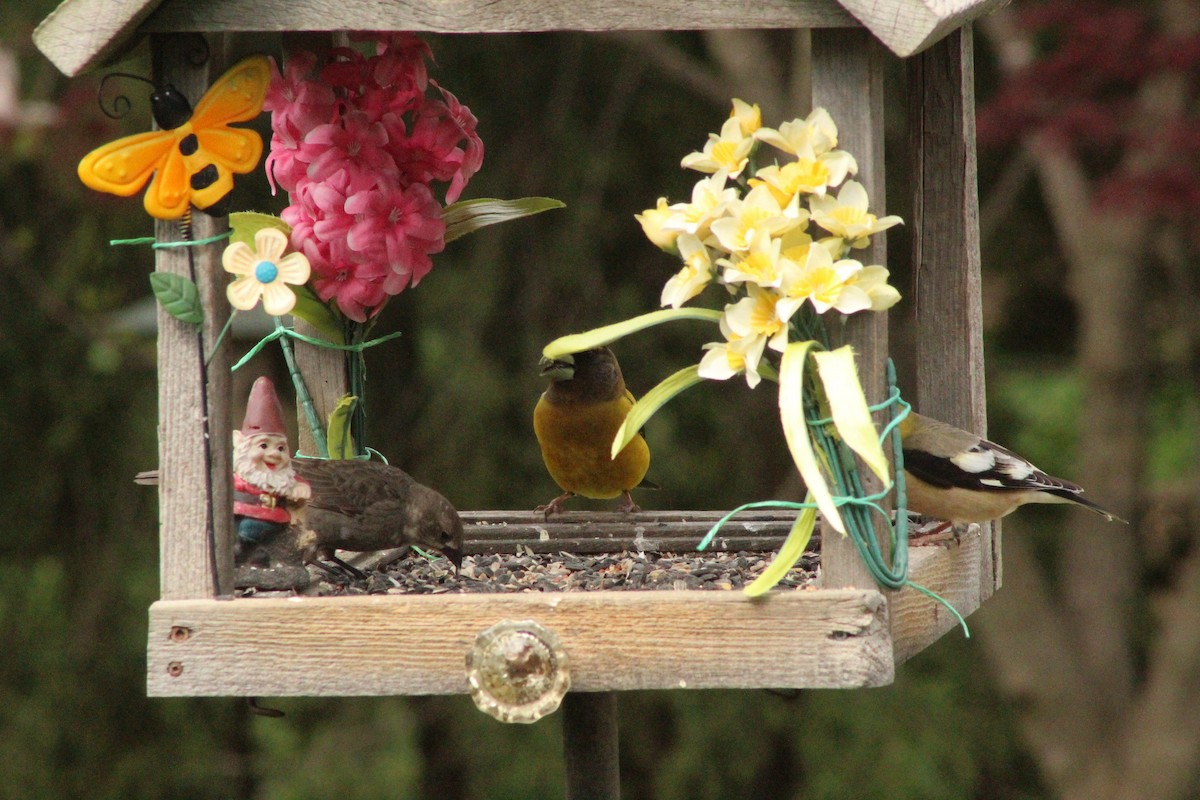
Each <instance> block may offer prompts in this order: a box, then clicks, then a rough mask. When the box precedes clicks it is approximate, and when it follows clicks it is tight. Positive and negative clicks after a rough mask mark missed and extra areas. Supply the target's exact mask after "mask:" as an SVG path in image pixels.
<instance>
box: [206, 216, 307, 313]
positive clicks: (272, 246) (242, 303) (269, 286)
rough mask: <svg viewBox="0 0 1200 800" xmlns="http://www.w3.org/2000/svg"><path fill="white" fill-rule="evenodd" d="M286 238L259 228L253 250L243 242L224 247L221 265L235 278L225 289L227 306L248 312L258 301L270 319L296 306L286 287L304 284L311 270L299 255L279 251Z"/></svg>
mask: <svg viewBox="0 0 1200 800" xmlns="http://www.w3.org/2000/svg"><path fill="white" fill-rule="evenodd" d="M287 246H288V237H287V236H286V235H285V234H284V233H283V231H281V230H279V229H277V228H270V227H267V228H263V229H261V230H260V231H258V232H257V233H256V234H254V249H251V248H250V245H248V244H246V243H245V242H234V243H233V244H231V245H229V246H228V247H226V248H225V252H224V253H222V255H221V264H222V265H223V266H224V267H225V271H226V272H229V273H231V274H233V275H236V276H237V277H235V278H234V279H233V282H232V283H230V284H229V286H227V287H226V289H225V292H226V295H227V296H228V297H229V304H230V305H231V306H233V307H234V308H236V309H238V310H239V311H249V310H250V309H252V308H254V306H256V305H257V304H258V301H259V298H262V304H263V310H264V311H266V312H267V313H268V314H270V315H271V316H273V317H278V316H281V315H283V314H287V313H288V312H289V311H291V310H292V309H293V308H294V307H295V305H296V295H295V293H294V292H292V290H291V289H289V288H288V287H287V284H289V283H290V284H292V285H293V286H300V285H302V284H304V283H305V282H306V281H308V276H309V274H310V272H311V269H310V267H309V264H308V259H307V258H306V257H305V256H304V255H302V254H301V253H288V254H287V255H286V256H285V255H284V254H283V252H284V251H285V250H286V249H287Z"/></svg>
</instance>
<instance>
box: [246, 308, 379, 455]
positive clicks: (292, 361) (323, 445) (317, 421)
mask: <svg viewBox="0 0 1200 800" xmlns="http://www.w3.org/2000/svg"><path fill="white" fill-rule="evenodd" d="M397 336H400V332H399V331H396V332H394V333H389V334H387V335H386V336H380V337H379V338H376V339H370V340H368V341H361V335H359V336H357V337H356V338H357V339H359V341H352V342H351V343H350V344H334V343H333V342H328V341H325V340H324V339H318V338H316V337H314V336H308V335H305V334H303V333H297V332H296V331H295V330H293V329H292V328H289V327H287V326H286V325H284V324H283V322H282V321H281V320H280V319H279V317H275V330H274V331H272V332H271V333H268V334H267V335H266V336H264V337H263V338H262V339H261V340H259V342H258V344H256V345H254V347H252V348H250V350H249V352H247V353H246V355H244V356H242V358H241V359H240V360H239V361H238V362H237V363H236V364H234V365H233V366H232V367H231V368H230V371H231V372H233V371H237V370H239V369H241V368H242V367H243V366H245V365H246V363H247V362H248V361H250V359H252V358H254V357H255V356H256V355H258V354H259V353H260V352H261V351H262V349H263V348H264V347H266V346H267V345H268V344H270V343H271V342H273V341H276V340H279V345H280V347H281V348H282V350H283V358H284V361H286V362H287V367H288V373H289V374H290V375H291V378H292V384H293V385H294V386H295V387H296V398H297V400H298V401H299V403H300V408H301V409H302V410H303V411H304V417H305V420H307V422H308V427H309V429H310V430H311V431H312V435H313V442H314V444H316V446H317V450H318V452H319V453H320V457H321V458H328V457H329V440H328V438H327V436H326V434H325V426H324V424H323V423H322V422H321V418H320V415H319V414H317V409H316V405H315V403H314V402H313V399H312V395H311V394H310V393H309V391H308V386H307V384H305V382H304V376H303V375H302V374H301V373H300V369H299V367H298V366H297V365H296V356H295V353H294V352H293V349H292V342H291V340H292V339H298V340H299V341H302V342H304V343H306V344H311V345H313V346H314V347H324V348H327V349H330V350H342V351H344V352H349V353H352V354H356V356H357V358H356V359H352V361H351V363H353V361H354V360H361V359H362V352H363V350H365V349H367V348H368V347H374V346H375V345H378V344H383V343H384V342H386V341H388V340H390V339H395V338H396V337H397ZM363 371H364V370H363V369H362V367H361V366H360V367H359V372H360V374H361V373H362V372H363ZM364 381H365V378H363V377H360V378H359V384H360V385H362V384H363V383H364ZM359 396H360V397H361V395H359ZM355 441H356V442H357V441H358V440H357V439H356V440H355ZM356 449H357V450H358V457H359V458H369V457H370V452H371V451H370V448H365V447H362V446H361V445H358V444H356Z"/></svg>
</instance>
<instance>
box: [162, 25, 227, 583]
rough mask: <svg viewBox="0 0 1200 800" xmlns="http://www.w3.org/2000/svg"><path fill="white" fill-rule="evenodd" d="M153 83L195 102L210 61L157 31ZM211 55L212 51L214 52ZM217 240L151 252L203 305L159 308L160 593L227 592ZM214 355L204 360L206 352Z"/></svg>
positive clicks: (174, 237)
mask: <svg viewBox="0 0 1200 800" xmlns="http://www.w3.org/2000/svg"><path fill="white" fill-rule="evenodd" d="M152 47H153V54H154V67H153V69H154V73H155V77H156V79H158V80H160V81H169V82H170V83H172V84H174V85H175V86H176V87H177V88H178V89H179V90H180V91H181V92H183V93H184V94H185V95H186V96H187V97H188V98H189V99H190V100H191V101H192V102H195V101H196V100H198V99H199V97H200V95H201V94H203V92H204V90H205V89H207V88H208V69H209V62H208V61H205V62H204V63H203V64H201V65H197V64H196V61H195V59H194V58H192V56H193V55H194V53H195V52H196V51H197V48H198V47H200V48H203V47H204V45H203V43H201V42H200V41H199V38H198V37H195V36H190V37H189V36H164V37H155V38H154V40H153V42H152ZM210 55H212V56H213V57H214V58H216V57H218V54H216V53H211V52H210ZM226 227H227V224H226V221H225V220H218V219H214V218H212V217H209V216H208V215H206V214H201V213H199V212H196V213H195V214H194V215H193V224H192V228H193V232H192V237H193V238H197V239H198V238H206V237H209V236H212V235H215V234H216V233H219V232H221V231H223V230H225V229H226ZM155 231H156V235H157V238H158V240H159V241H179V240H180V239H182V238H183V237H182V231H181V226H180V224H179V223H178V222H173V221H172V222H165V221H157V222H156V224H155ZM222 248H223V243H221V242H217V243H215V244H209V245H204V246H201V247H178V248H169V249H160V250H157V251H155V252H156V256H155V264H156V269H157V270H158V271H160V272H171V273H175V274H179V275H183V276H185V277H187V278H188V279H189V280H192V281H193V282H195V283H196V285H197V288H198V289H199V290H200V293H201V298H202V302H203V303H204V308H205V319H204V322H203V324H202V325H201V327H200V329H199V330H197V328H196V327H195V326H194V325H189V324H186V323H183V322H180V321H179V320H177V319H175V318H174V317H172V316H170V315H169V314H167V313H166V311H164V310H163V309H162V307H161V306H160V307H159V308H158V331H159V335H158V373H159V380H158V392H159V411H158V413H159V432H158V433H159V436H158V442H159V454H158V455H159V469H160V475H161V482H160V485H159V517H160V542H161V550H162V553H161V562H160V576H161V584H162V597H164V598H185V597H187V598H197V597H211V596H213V594H214V593H217V594H229V593H230V592H232V589H233V583H232V581H233V560H232V559H233V556H232V549H231V536H232V525H233V520H232V508H233V504H232V499H231V496H230V492H231V491H232V490H231V486H230V482H231V480H232V478H231V470H230V453H229V450H230V438H231V436H232V433H231V428H230V421H229V414H230V411H229V403H230V401H229V387H230V378H229V348H228V347H227V346H222V347H220V348H218V349H217V350H216V352H213V345H214V343H215V342H216V340H217V336H218V335H219V333H220V331H221V328H222V327H223V326H224V324H225V320H226V319H228V317H229V305H228V302H227V301H226V299H225V292H224V280H223V278H222V277H221V276H222V275H223V274H224V273H223V272H222V269H221V250H222ZM210 354H211V355H212V358H211V360H210V361H209V362H208V364H207V366H206V364H205V358H206V357H208V356H209V355H210Z"/></svg>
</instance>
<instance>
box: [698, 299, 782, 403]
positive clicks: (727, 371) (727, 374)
mask: <svg viewBox="0 0 1200 800" xmlns="http://www.w3.org/2000/svg"><path fill="white" fill-rule="evenodd" d="M731 307H732V306H726V312H728V310H729V309H730V308H731ZM720 325H721V334H722V335H723V336H724V337H725V341H723V342H710V343H708V344H706V345H704V350H705V352H704V356H703V358H701V359H700V364H699V366H698V367H697V369H696V373H697V374H698V375H699V376H700V377H701V378H707V379H708V380H713V381H724V380H729V379H730V378H732V377H733V376H734V375H741V374H742V373H745V375H746V383H747V385H749V387H750V388H751V389H753V388H754V387H755V386H758V384H759V382H761V381H762V376H761V375H759V374H758V363H759V361H760V360H762V353H763V348H764V346H765V345H766V340H765V339H761V338H757V337H755V338H752V339H750V340H749V341H747V340H745V339H742V338H741V337H739V336H738V335H737V334H735V333H734V332H733V331H732V330H731V329H730V327H729V323H728V322H727V321H726V317H724V316H723V317H721V323H720Z"/></svg>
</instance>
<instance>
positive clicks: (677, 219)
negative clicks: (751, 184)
mask: <svg viewBox="0 0 1200 800" xmlns="http://www.w3.org/2000/svg"><path fill="white" fill-rule="evenodd" d="M728 181H729V173H727V172H725V170H718V171H717V172H716V173H714V174H713V176H712V177H710V178H704V179H703V180H700V181H697V182H696V185H695V186H693V187H692V202H690V203H675V204H674V205H672V206H670V211H671V216H670V217H669V218H667V220H666V221H665V222H664V223H663V226H662V227H663V230H666V231H677V232H680V233H690V234H692V235H693V236H695V237H696V238H698V239H701V240H703V239H705V238H707V237H708V233H709V225H710V224H712V221H713V220H714V219H716V218H717V217H719V216H720V215H721V214H722V213H724V210H725V204H726V203H729V202H730V201H733V200H736V199H737V197H738V193H737V189H735V188H733V187H732V186H730V187H726V183H728Z"/></svg>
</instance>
